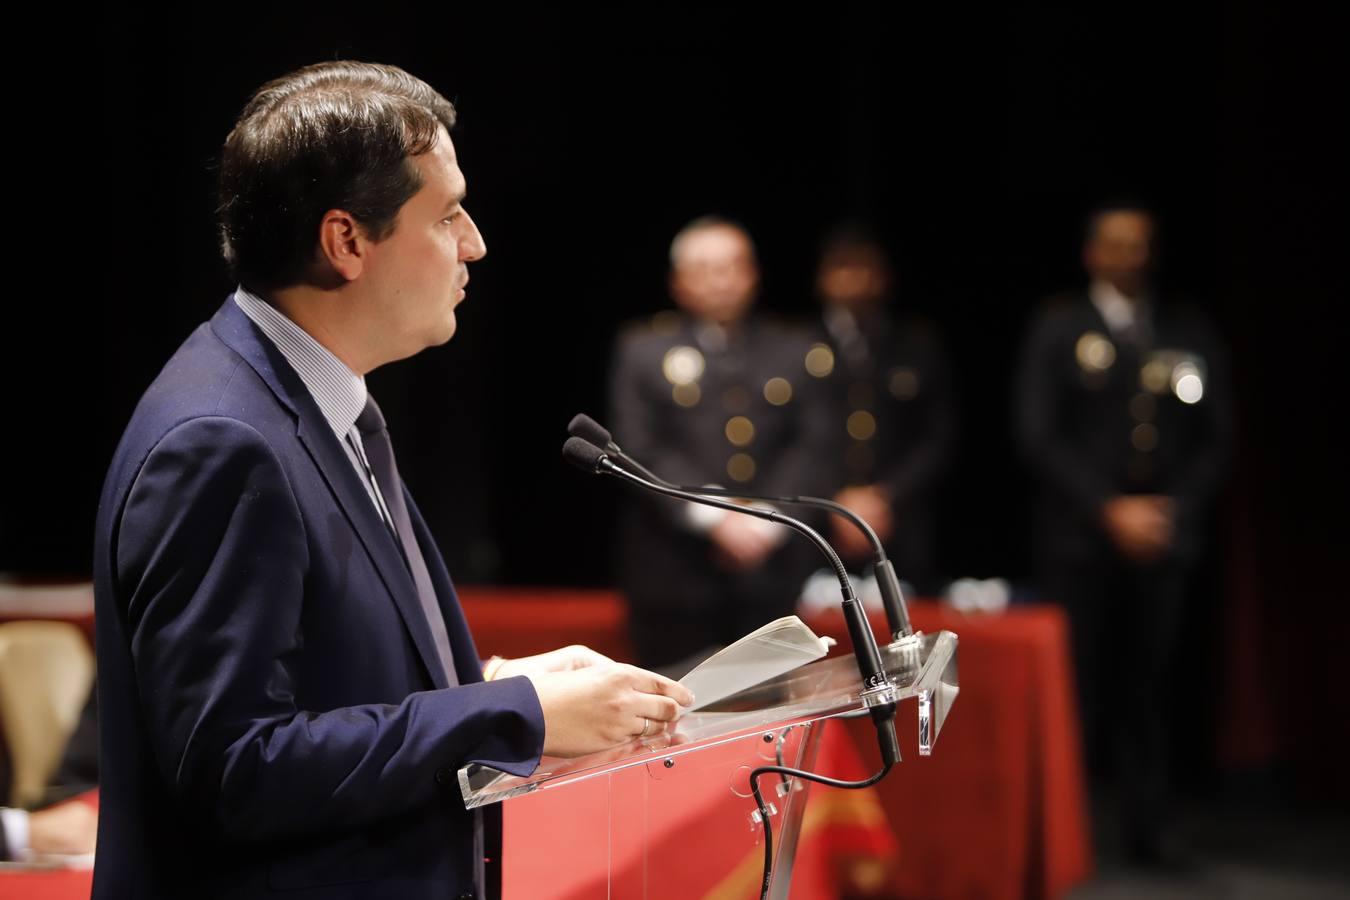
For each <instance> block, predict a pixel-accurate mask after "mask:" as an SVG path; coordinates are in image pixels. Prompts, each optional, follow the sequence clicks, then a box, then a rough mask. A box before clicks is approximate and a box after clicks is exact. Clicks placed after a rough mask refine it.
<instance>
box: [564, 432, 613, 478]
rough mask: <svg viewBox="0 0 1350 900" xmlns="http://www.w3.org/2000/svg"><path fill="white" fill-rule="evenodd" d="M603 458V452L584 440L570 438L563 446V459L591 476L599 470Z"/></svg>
mask: <svg viewBox="0 0 1350 900" xmlns="http://www.w3.org/2000/svg"><path fill="white" fill-rule="evenodd" d="M604 458H605V451H603V450H601V449H600V448H599V447H597V446H595V445H594V444H592V443H591V442H590V441H588V440H586V439H585V438H579V437H570V438H568V439H567V441H566V443H564V444H563V459H565V460H567V461H568V462H570V463H571V464H572V465H574V466H576V467H577V468H578V469H582V470H583V471H586V472H590V473H591V474H595V473H596V472H598V471H599V470H600V460H602V459H604Z"/></svg>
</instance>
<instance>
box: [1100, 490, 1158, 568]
mask: <svg viewBox="0 0 1350 900" xmlns="http://www.w3.org/2000/svg"><path fill="white" fill-rule="evenodd" d="M1174 509H1175V507H1174V504H1173V501H1172V499H1171V498H1170V497H1163V496H1158V495H1156V494H1146V495H1136V496H1122V497H1114V498H1112V499H1111V500H1108V501H1107V502H1106V503H1105V504H1104V505H1103V507H1102V521H1103V523H1104V524H1105V526H1106V531H1107V534H1109V535H1110V536H1111V539H1112V540H1113V541H1114V542H1115V544H1116V547H1117V548H1119V550H1120V552H1121V553H1122V554H1123V555H1124V556H1126V557H1127V558H1129V559H1132V560H1134V561H1135V562H1141V563H1147V562H1154V561H1156V560H1158V559H1160V558H1161V557H1162V556H1163V555H1164V554H1166V553H1167V551H1168V550H1169V549H1170V548H1171V546H1172V541H1173V538H1174V537H1175V525H1174V522H1173V519H1174V515H1175V512H1174Z"/></svg>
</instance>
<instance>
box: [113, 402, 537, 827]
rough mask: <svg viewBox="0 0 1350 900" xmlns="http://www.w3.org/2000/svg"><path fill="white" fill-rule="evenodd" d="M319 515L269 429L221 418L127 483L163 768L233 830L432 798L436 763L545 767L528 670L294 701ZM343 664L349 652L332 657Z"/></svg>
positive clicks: (119, 549) (127, 569) (128, 610)
mask: <svg viewBox="0 0 1350 900" xmlns="http://www.w3.org/2000/svg"><path fill="white" fill-rule="evenodd" d="M309 552H310V551H309V549H308V544H307V541H306V535H305V523H304V521H303V519H302V517H301V514H300V509H299V505H298V503H297V500H296V497H295V496H294V494H293V491H292V488H291V486H290V484H289V483H288V480H287V477H286V474H285V470H284V469H283V467H282V465H281V463H280V461H279V459H278V458H277V456H276V454H275V453H274V451H273V450H272V448H271V447H270V446H269V445H268V443H267V441H266V439H265V438H264V437H263V436H262V435H261V434H260V433H259V432H258V431H257V430H255V429H254V428H252V427H251V426H249V425H247V424H245V423H243V422H240V421H237V420H234V419H230V418H225V417H203V418H197V419H192V420H189V421H187V422H185V423H183V424H180V425H178V426H177V427H175V428H174V429H172V430H171V431H169V433H168V434H167V435H165V436H164V437H163V438H162V439H161V440H160V441H159V442H158V444H157V445H156V446H155V447H154V448H153V449H152V450H151V452H150V454H149V456H148V458H147V459H146V461H145V463H144V464H143V466H142V468H141V470H140V472H139V474H138V475H137V477H136V479H135V481H134V483H133V484H132V487H131V489H130V491H129V494H128V497H127V500H126V503H125V505H124V508H123V512H122V515H121V521H120V528H119V530H118V539H117V544H116V557H115V559H116V574H115V577H116V579H117V581H118V585H117V593H118V596H119V597H120V598H122V603H123V604H124V608H123V609H122V610H120V611H121V612H122V614H124V615H125V616H126V619H127V629H128V633H129V635H130V640H131V650H132V656H133V659H134V664H135V666H136V670H137V676H138V677H137V683H138V685H139V690H140V698H139V699H140V705H141V710H142V715H143V717H144V720H145V721H144V725H145V728H146V730H147V732H148V734H149V736H150V741H151V744H152V747H153V751H154V756H155V762H156V764H157V766H158V768H159V772H160V776H161V779H162V781H163V783H164V784H165V785H167V786H168V788H169V790H170V791H171V793H172V794H173V795H174V796H175V798H176V800H177V801H178V803H179V804H180V805H182V806H183V807H184V809H185V810H186V811H188V812H189V813H191V814H196V815H198V816H200V817H202V819H204V820H208V821H212V822H214V824H215V826H216V827H217V828H218V829H219V831H220V832H221V833H222V835H223V836H225V837H227V838H232V839H238V840H261V839H270V838H274V837H278V836H290V835H304V834H308V833H311V832H316V831H319V830H331V829H333V828H335V827H342V826H352V825H364V824H368V823H370V822H373V821H375V820H378V819H380V818H383V817H386V816H391V815H396V814H399V813H401V812H404V811H407V810H410V809H412V808H414V807H417V806H419V805H422V804H426V803H428V802H430V800H431V797H432V796H433V795H434V794H435V793H436V791H437V787H436V784H435V779H436V773H437V771H438V770H441V769H443V768H444V767H457V766H459V765H462V764H464V763H466V762H469V761H478V762H483V763H485V764H488V765H491V766H493V767H495V768H499V769H503V770H505V771H508V772H512V773H514V774H522V775H523V774H528V773H529V772H530V771H532V770H533V769H534V767H535V766H536V765H537V763H538V755H539V752H540V749H541V745H542V740H543V729H542V713H541V712H540V710H539V702H538V698H537V696H536V695H535V693H534V690H533V688H532V687H531V686H530V684H529V682H528V680H526V679H519V678H517V679H505V680H503V681H500V682H493V683H490V684H482V683H479V684H472V685H465V686H462V687H457V688H451V689H448V690H441V691H425V692H419V693H414V694H411V695H409V696H408V697H407V698H406V699H404V700H403V701H402V702H400V703H397V704H368V705H359V706H349V707H345V708H340V709H332V710H327V711H317V712H316V711H310V710H304V709H300V708H298V706H297V704H296V700H295V683H294V677H293V672H292V665H293V659H294V657H295V656H296V655H297V654H298V653H300V652H301V651H302V649H303V634H302V633H301V631H300V627H299V623H300V613H301V609H302V606H303V605H304V604H306V603H322V602H323V598H322V597H313V596H309V595H307V593H306V579H305V575H306V570H307V568H308V567H309V565H310V560H309ZM336 664H340V661H335V665H336Z"/></svg>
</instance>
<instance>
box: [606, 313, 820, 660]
mask: <svg viewBox="0 0 1350 900" xmlns="http://www.w3.org/2000/svg"><path fill="white" fill-rule="evenodd" d="M812 346H813V344H812V340H811V338H810V336H809V334H808V333H807V332H806V331H804V330H801V329H796V328H791V327H788V326H786V325H783V324H780V323H776V322H770V321H768V320H765V319H763V318H761V317H758V316H755V315H753V314H752V315H751V316H749V317H747V318H746V319H745V320H744V321H742V322H741V323H740V324H739V325H737V326H734V327H733V328H731V329H730V330H723V329H721V328H719V327H717V326H715V325H708V324H706V323H702V324H701V323H698V322H696V321H695V320H693V319H692V318H690V317H688V316H686V315H684V314H683V313H676V312H668V313H661V314H659V315H657V316H655V317H654V318H652V319H651V320H649V321H645V322H643V323H640V324H636V325H632V326H629V327H628V328H626V329H625V330H624V331H623V332H622V333H621V334H620V336H619V338H618V341H617V344H616V349H615V356H614V363H613V366H612V368H611V408H612V411H611V424H612V427H613V431H614V439H615V440H616V441H618V442H619V444H620V445H622V446H623V448H624V449H625V450H626V451H627V452H628V453H630V454H631V455H633V456H634V457H635V458H636V459H638V460H639V461H640V462H642V463H643V464H644V465H646V466H647V467H648V468H651V469H652V470H653V471H655V472H656V473H657V474H658V475H660V476H661V477H663V478H665V479H667V480H669V481H672V482H675V483H677V484H686V485H707V484H720V485H723V486H725V487H728V488H732V489H743V490H744V491H745V492H746V493H750V494H777V495H789V494H812V493H819V492H821V491H823V490H825V489H827V488H828V484H829V476H828V467H827V466H826V465H824V464H823V461H824V459H825V455H824V454H825V438H824V434H823V432H822V431H821V430H820V424H821V422H822V421H823V420H822V417H821V416H820V415H819V414H816V413H813V410H814V409H816V408H817V407H818V406H819V404H820V403H821V401H822V392H821V382H820V379H818V378H814V377H812V376H811V375H810V374H809V373H808V372H807V364H808V357H809V354H810V353H811V350H812ZM818 349H819V350H824V349H825V348H823V347H821V348H818ZM825 352H826V353H828V350H825ZM817 356H819V353H817ZM815 358H816V357H810V359H812V360H814V359H815ZM630 500H631V502H630V503H629V504H628V508H627V509H626V510H625V515H624V518H623V519H622V529H621V533H620V537H619V551H620V559H619V581H620V587H621V588H622V590H623V592H624V594H625V596H626V597H627V599H628V603H629V612H630V615H629V620H630V629H631V633H632V637H633V641H634V645H635V648H636V650H637V653H638V659H639V662H640V663H641V664H642V665H644V666H648V667H660V666H666V665H669V664H671V663H674V662H677V661H680V660H684V659H686V658H688V657H690V656H691V655H693V654H695V653H698V652H700V651H702V650H705V649H707V648H708V647H711V646H719V645H725V644H727V643H730V642H732V641H734V640H736V639H737V638H739V637H742V636H743V635H745V634H747V633H748V632H750V631H751V630H753V629H755V628H758V627H759V626H761V625H763V624H765V623H766V622H769V621H771V620H772V619H775V618H777V617H779V616H783V615H788V614H790V613H791V612H792V611H793V609H794V608H795V606H796V600H797V597H798V595H799V593H800V590H801V585H802V582H803V581H804V580H805V577H806V575H807V574H808V573H809V572H810V570H811V569H812V568H813V567H814V566H816V565H817V564H818V560H819V556H818V554H817V551H816V550H815V549H814V548H813V547H812V546H811V545H810V544H809V543H807V542H806V539H805V538H802V537H800V536H797V535H795V534H792V535H789V536H788V537H787V539H786V540H785V541H784V542H783V543H782V544H780V545H779V546H778V547H777V549H776V550H775V551H774V552H773V553H772V554H771V555H770V556H769V557H768V559H767V561H766V562H765V564H763V565H762V566H760V567H759V568H758V569H755V570H753V571H746V572H740V571H737V572H732V571H729V570H727V569H725V568H723V567H721V566H719V565H718V564H717V563H716V561H715V560H714V555H713V552H712V551H713V545H712V543H711V541H710V540H709V539H708V537H707V536H706V534H704V533H702V532H701V531H699V530H698V529H697V528H695V527H694V526H693V525H692V524H691V523H690V522H689V519H688V512H687V506H686V504H684V503H682V502H677V501H671V500H666V499H664V498H660V497H656V496H647V495H641V496H636V497H633V498H630ZM784 511H785V512H789V513H790V514H793V515H799V514H800V511H799V510H795V509H794V510H790V511H789V510H784ZM800 517H802V518H807V519H810V518H811V517H810V516H809V515H800ZM814 524H817V525H818V524H820V522H819V520H818V519H817V520H816V521H815V522H814Z"/></svg>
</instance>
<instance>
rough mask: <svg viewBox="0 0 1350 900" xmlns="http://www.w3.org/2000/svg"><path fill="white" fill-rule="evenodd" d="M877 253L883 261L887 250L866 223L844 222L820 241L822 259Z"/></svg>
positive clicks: (833, 228)
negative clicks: (832, 256) (837, 255)
mask: <svg viewBox="0 0 1350 900" xmlns="http://www.w3.org/2000/svg"><path fill="white" fill-rule="evenodd" d="M860 251H861V252H867V251H872V252H875V253H876V254H877V255H878V256H880V257H881V258H882V259H883V260H884V259H885V258H886V256H887V254H886V248H885V246H884V245H883V244H882V242H881V239H880V238H879V237H877V234H876V232H875V231H873V230H872V229H871V228H869V227H868V226H867V225H866V223H863V222H859V221H852V220H848V221H844V222H840V223H838V224H837V225H834V226H833V227H831V228H830V230H829V231H827V232H825V236H824V237H822V238H821V240H820V251H819V253H820V258H821V259H824V258H825V257H827V256H831V255H834V254H842V253H857V252H860Z"/></svg>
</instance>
